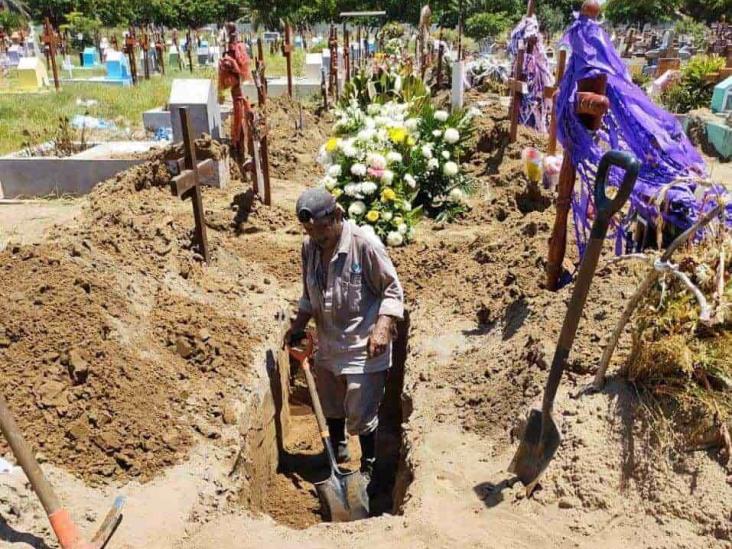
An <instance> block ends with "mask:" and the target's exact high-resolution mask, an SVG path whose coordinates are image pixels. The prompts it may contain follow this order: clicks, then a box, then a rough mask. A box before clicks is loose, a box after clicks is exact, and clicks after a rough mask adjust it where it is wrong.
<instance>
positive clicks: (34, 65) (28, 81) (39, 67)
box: [18, 57, 49, 92]
mask: <svg viewBox="0 0 732 549" xmlns="http://www.w3.org/2000/svg"><path fill="white" fill-rule="evenodd" d="M48 85H49V80H48V71H46V65H44V64H43V62H42V61H41V60H40V59H39V58H38V57H21V58H20V62H19V63H18V89H19V90H21V91H30V92H33V91H39V90H40V89H42V88H44V87H45V86H48Z"/></svg>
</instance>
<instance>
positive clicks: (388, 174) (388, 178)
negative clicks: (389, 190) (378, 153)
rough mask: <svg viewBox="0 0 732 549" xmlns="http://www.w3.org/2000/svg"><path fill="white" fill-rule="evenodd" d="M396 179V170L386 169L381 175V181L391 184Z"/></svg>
mask: <svg viewBox="0 0 732 549" xmlns="http://www.w3.org/2000/svg"><path fill="white" fill-rule="evenodd" d="M392 181H394V172H393V171H391V170H384V175H382V176H381V182H382V183H383V184H384V185H386V186H389V185H391V183H392Z"/></svg>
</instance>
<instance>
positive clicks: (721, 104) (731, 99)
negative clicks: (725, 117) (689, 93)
mask: <svg viewBox="0 0 732 549" xmlns="http://www.w3.org/2000/svg"><path fill="white" fill-rule="evenodd" d="M731 111H732V76H730V77H729V78H727V79H726V80H724V81H723V82H720V83H719V84H717V85H716V86H715V87H714V95H713V96H712V112H715V113H725V112H731Z"/></svg>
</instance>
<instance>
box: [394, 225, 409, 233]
mask: <svg viewBox="0 0 732 549" xmlns="http://www.w3.org/2000/svg"><path fill="white" fill-rule="evenodd" d="M408 230H409V227H407V224H406V223H402V224H401V225H399V226H398V227H397V231H399V234H407V231H408Z"/></svg>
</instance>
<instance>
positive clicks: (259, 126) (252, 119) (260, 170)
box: [247, 110, 272, 206]
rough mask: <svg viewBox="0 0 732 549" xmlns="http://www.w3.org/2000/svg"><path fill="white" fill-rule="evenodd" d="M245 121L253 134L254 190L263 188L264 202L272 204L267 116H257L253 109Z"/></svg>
mask: <svg viewBox="0 0 732 549" xmlns="http://www.w3.org/2000/svg"><path fill="white" fill-rule="evenodd" d="M247 115H248V118H247V122H248V124H249V131H250V134H251V135H252V136H253V141H254V148H253V151H252V173H253V174H254V177H253V180H254V183H253V185H254V187H253V188H254V192H255V193H257V194H258V193H259V190H260V189H263V190H264V204H265V205H267V206H271V205H272V194H271V190H270V179H269V145H268V140H267V133H268V131H267V118H266V116H259V115H258V114H257V113H256V112H254V111H253V110H250V111H249V112H248V113H247Z"/></svg>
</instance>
